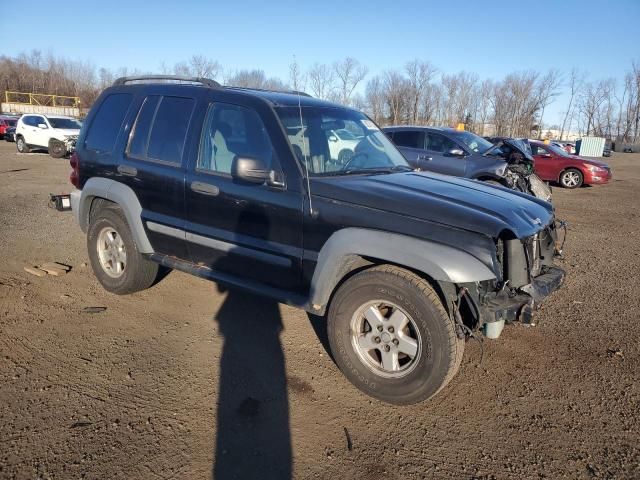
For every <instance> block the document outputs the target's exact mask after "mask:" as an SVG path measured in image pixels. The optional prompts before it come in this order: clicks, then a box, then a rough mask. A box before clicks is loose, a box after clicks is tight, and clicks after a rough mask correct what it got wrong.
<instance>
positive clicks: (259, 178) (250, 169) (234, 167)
mask: <svg viewBox="0 0 640 480" xmlns="http://www.w3.org/2000/svg"><path fill="white" fill-rule="evenodd" d="M270 174H271V170H269V169H267V166H266V164H265V163H264V162H263V161H262V160H260V159H259V158H253V157H240V156H238V155H236V156H235V157H234V158H233V161H232V162H231V177H232V178H234V179H237V180H241V181H243V182H248V183H255V184H263V183H264V182H266V181H267V180H268V179H269V178H270Z"/></svg>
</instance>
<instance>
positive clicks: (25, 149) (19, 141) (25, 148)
mask: <svg viewBox="0 0 640 480" xmlns="http://www.w3.org/2000/svg"><path fill="white" fill-rule="evenodd" d="M16 149H17V150H18V152H19V153H30V152H31V149H30V148H29V145H27V142H25V141H24V137H23V136H19V137H16Z"/></svg>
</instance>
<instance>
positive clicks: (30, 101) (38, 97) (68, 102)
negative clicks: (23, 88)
mask: <svg viewBox="0 0 640 480" xmlns="http://www.w3.org/2000/svg"><path fill="white" fill-rule="evenodd" d="M4 99H5V102H6V103H20V104H23V105H39V106H43V107H72V108H79V107H80V97H69V96H66V95H48V94H44V93H26V92H10V91H8V90H7V91H6V92H4Z"/></svg>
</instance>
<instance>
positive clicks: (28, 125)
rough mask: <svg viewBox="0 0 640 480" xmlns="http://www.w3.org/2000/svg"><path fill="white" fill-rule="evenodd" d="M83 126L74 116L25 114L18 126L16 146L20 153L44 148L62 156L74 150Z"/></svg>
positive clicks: (56, 156)
mask: <svg viewBox="0 0 640 480" xmlns="http://www.w3.org/2000/svg"><path fill="white" fill-rule="evenodd" d="M81 126H82V124H81V123H80V122H79V121H78V120H76V119H75V118H72V117H64V116H58V115H55V116H54V115H38V114H25V115H23V116H22V117H20V120H18V124H17V126H16V147H17V149H18V152H20V153H29V152H30V151H31V150H32V149H43V150H47V151H48V152H49V155H51V156H52V157H54V158H62V157H64V156H65V155H67V154H68V153H71V152H72V151H73V150H74V148H75V143H76V140H77V138H78V134H79V133H80V127H81Z"/></svg>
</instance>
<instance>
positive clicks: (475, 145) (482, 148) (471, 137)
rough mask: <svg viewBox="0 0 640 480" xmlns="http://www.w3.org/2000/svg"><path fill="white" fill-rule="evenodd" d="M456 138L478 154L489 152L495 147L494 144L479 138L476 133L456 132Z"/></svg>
mask: <svg viewBox="0 0 640 480" xmlns="http://www.w3.org/2000/svg"><path fill="white" fill-rule="evenodd" d="M454 136H455V138H456V139H457V140H459V141H461V142H462V143H464V144H465V145H466V146H467V147H469V148H470V149H471V150H472V151H474V152H476V153H485V152H486V151H487V150H489V149H490V148H491V147H493V144H492V143H491V142H489V141H488V140H485V139H484V138H482V137H479V136H478V135H476V134H475V133H471V132H456V133H455V134H454Z"/></svg>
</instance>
